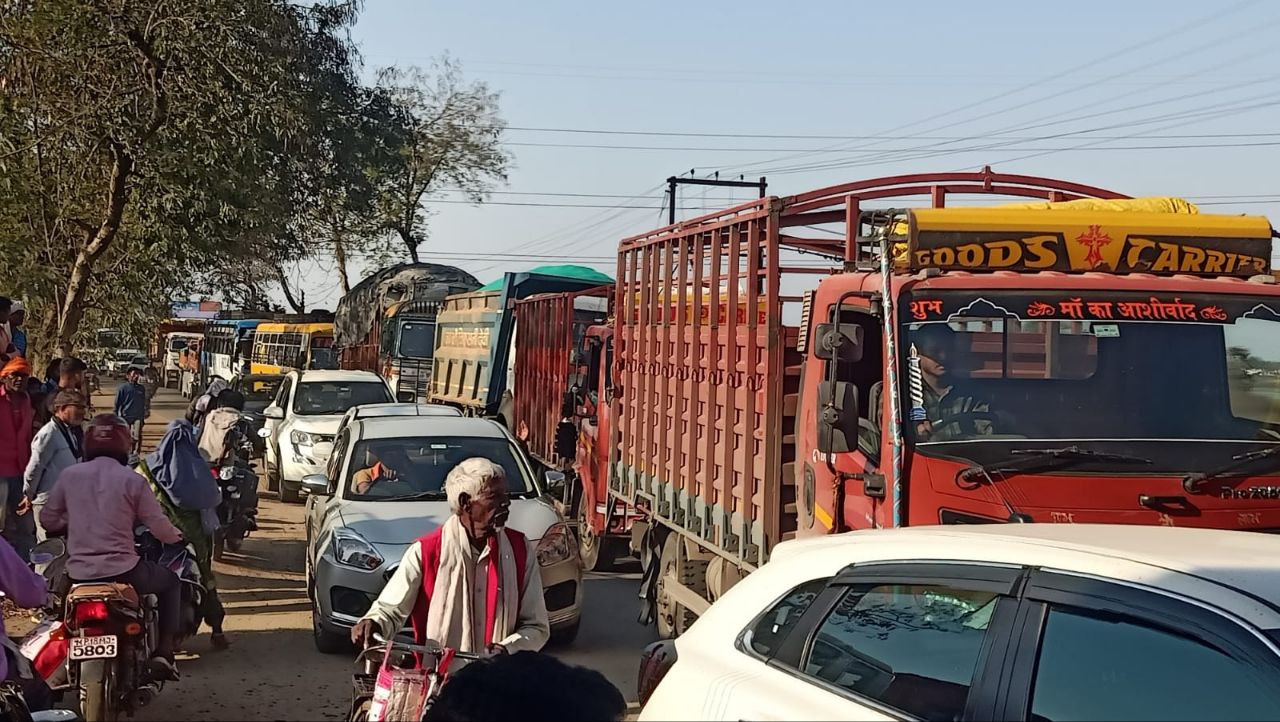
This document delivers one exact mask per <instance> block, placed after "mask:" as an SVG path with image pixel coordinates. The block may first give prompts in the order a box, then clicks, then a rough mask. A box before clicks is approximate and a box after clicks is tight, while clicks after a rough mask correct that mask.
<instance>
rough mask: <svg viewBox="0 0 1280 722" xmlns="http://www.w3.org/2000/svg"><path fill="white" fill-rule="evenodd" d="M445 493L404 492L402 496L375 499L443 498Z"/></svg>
mask: <svg viewBox="0 0 1280 722" xmlns="http://www.w3.org/2000/svg"><path fill="white" fill-rule="evenodd" d="M445 496H446V494H445V493H444V492H443V491H420V492H418V493H417V494H405V495H403V496H388V497H384V498H382V499H378V500H377V501H417V500H419V499H443V498H445Z"/></svg>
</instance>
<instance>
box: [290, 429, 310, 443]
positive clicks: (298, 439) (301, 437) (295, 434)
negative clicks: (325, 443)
mask: <svg viewBox="0 0 1280 722" xmlns="http://www.w3.org/2000/svg"><path fill="white" fill-rule="evenodd" d="M289 441H292V442H293V443H295V444H297V445H298V446H311V445H313V444H314V443H315V439H312V438H311V434H308V433H307V432H305V431H290V432H289Z"/></svg>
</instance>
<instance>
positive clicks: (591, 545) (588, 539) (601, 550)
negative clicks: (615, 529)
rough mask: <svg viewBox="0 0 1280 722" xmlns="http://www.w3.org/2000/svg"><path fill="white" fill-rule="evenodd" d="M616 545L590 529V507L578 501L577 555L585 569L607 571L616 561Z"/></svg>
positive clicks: (611, 540)
mask: <svg viewBox="0 0 1280 722" xmlns="http://www.w3.org/2000/svg"><path fill="white" fill-rule="evenodd" d="M617 555H618V545H617V544H616V543H614V540H613V539H610V538H608V537H602V536H600V535H598V534H596V533H595V532H594V531H592V529H591V509H588V508H587V505H586V504H584V503H583V502H582V501H581V500H580V501H579V502H578V557H579V558H580V559H581V560H582V568H583V569H585V570H586V571H589V572H590V571H598V572H603V571H608V570H610V569H612V568H613V565H614V562H615V561H617Z"/></svg>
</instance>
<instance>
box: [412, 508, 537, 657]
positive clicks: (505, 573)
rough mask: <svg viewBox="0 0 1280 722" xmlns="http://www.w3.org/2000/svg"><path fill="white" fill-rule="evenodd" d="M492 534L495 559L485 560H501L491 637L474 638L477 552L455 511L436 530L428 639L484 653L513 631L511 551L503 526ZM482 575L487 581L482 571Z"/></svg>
mask: <svg viewBox="0 0 1280 722" xmlns="http://www.w3.org/2000/svg"><path fill="white" fill-rule="evenodd" d="M497 537H498V557H499V558H498V559H496V560H495V559H494V558H493V557H492V555H491V556H490V558H489V564H495V563H497V564H501V567H500V570H501V573H500V574H499V579H500V580H501V581H500V584H499V588H498V597H497V609H496V610H495V611H494V623H493V639H490V640H485V641H478V640H476V638H475V637H476V634H475V629H476V627H477V623H476V620H474V619H473V616H472V615H473V611H474V607H473V605H472V600H473V599H474V597H475V595H474V590H475V588H476V573H477V566H478V563H479V560H480V552H479V551H477V550H476V549H475V547H473V546H472V545H471V538H470V537H469V536H468V535H467V530H466V529H464V528H463V526H462V522H461V521H460V520H459V519H458V517H457V515H456V514H454V515H451V516H450V517H449V520H448V521H446V522H445V523H444V528H443V529H442V530H441V537H440V568H439V569H437V570H436V584H435V589H434V590H433V591H432V593H431V605H430V606H429V607H428V609H427V638H428V639H431V640H433V641H435V642H437V643H439V644H441V645H443V646H446V647H452V648H454V649H457V650H458V651H460V652H483V651H484V648H485V647H486V646H487V645H489V644H497V643H500V642H501V641H502V640H503V639H506V638H507V637H508V636H510V635H511V633H512V632H514V631H515V625H516V622H517V620H518V619H519V609H520V590H519V589H517V586H518V584H517V582H516V580H517V576H516V559H515V553H514V552H513V551H512V550H511V542H510V541H508V540H507V534H506V532H505V531H503V530H498V532H497ZM485 574H486V577H485V579H486V581H487V579H488V576H487V575H488V571H487V570H486V572H485ZM487 596H488V595H486V599H485V600H482V601H481V603H482V606H481V610H482V611H481V612H480V613H481V618H480V620H479V624H478V626H479V627H480V628H481V629H482V630H483V629H484V623H485V618H484V614H485V611H484V609H485V607H484V606H483V605H484V604H486V603H487ZM482 634H483V632H482Z"/></svg>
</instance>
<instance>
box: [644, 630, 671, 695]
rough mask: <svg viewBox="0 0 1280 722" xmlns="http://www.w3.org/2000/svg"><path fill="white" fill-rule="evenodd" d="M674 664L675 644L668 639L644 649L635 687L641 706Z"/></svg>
mask: <svg viewBox="0 0 1280 722" xmlns="http://www.w3.org/2000/svg"><path fill="white" fill-rule="evenodd" d="M675 663H676V643H675V642H674V641H672V640H670V639H663V640H660V641H657V642H654V643H653V644H650V645H649V646H647V647H645V648H644V653H643V654H641V655H640V676H639V680H638V682H639V684H638V685H637V686H636V692H637V696H638V697H639V698H640V704H641V705H644V703H646V702H648V701H649V696H650V695H652V694H653V691H654V690H655V689H657V688H658V683H659V682H661V681H662V678H663V677H665V676H667V671H668V670H670V669H671V665H673V664H675Z"/></svg>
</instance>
